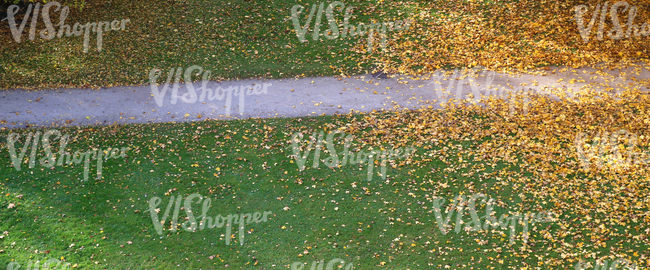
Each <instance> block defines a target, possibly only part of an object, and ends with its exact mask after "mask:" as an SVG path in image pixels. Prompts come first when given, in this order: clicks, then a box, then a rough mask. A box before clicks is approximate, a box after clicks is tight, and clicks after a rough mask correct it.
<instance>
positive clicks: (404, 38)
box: [355, 0, 650, 74]
mask: <svg viewBox="0 0 650 270" xmlns="http://www.w3.org/2000/svg"><path fill="white" fill-rule="evenodd" d="M606 2H607V1H602V0H599V1H588V2H585V1H570V0H569V1H567V0H565V1H547V0H542V1H537V0H523V1H487V0H473V1H443V0H434V1H426V2H419V1H413V2H411V1H405V2H402V1H400V2H383V4H384V5H389V4H395V5H402V6H404V9H408V10H410V14H409V15H410V17H411V18H412V19H415V23H414V24H413V25H411V27H410V29H409V30H405V31H398V32H391V35H389V36H388V44H389V46H387V49H386V50H385V51H380V50H377V49H379V46H378V45H375V47H376V48H375V52H374V53H372V54H369V53H366V51H365V50H366V48H365V43H364V42H360V43H359V45H358V46H356V47H355V49H356V51H357V52H358V53H359V54H358V55H357V57H358V58H359V61H360V63H364V64H365V63H373V64H376V65H378V66H380V67H381V68H383V69H384V71H386V72H389V73H401V74H404V73H407V74H423V73H430V72H433V71H435V70H437V69H440V68H448V67H450V66H469V67H473V66H484V67H487V68H489V69H494V70H504V71H505V70H518V71H524V70H528V69H532V68H535V67H539V66H549V65H567V66H571V67H574V68H577V67H584V66H591V65H594V64H597V63H614V62H615V63H627V62H629V61H632V60H634V59H636V60H639V59H647V58H648V53H649V51H648V48H649V46H648V45H650V37H649V36H638V37H635V36H634V34H632V35H631V36H630V37H625V36H623V37H622V38H621V39H618V40H615V39H612V38H610V36H609V35H608V33H609V32H610V31H611V30H612V29H613V28H614V24H613V22H612V18H611V15H610V11H611V6H612V5H613V4H614V3H615V2H616V1H609V2H607V3H608V6H607V12H606V16H605V17H604V25H603V31H602V33H603V34H602V39H600V40H599V38H598V36H599V34H598V32H599V31H600V30H599V28H600V15H601V13H600V10H599V13H598V16H596V18H595V21H594V23H593V26H592V28H591V29H588V30H589V40H588V42H585V41H584V40H583V39H582V37H581V34H580V31H579V28H578V24H577V22H576V12H575V11H576V6H579V5H586V6H587V10H586V12H585V14H584V15H583V16H582V20H583V22H584V25H585V27H588V26H589V23H590V20H591V19H592V16H593V15H594V10H595V8H596V6H597V5H600V6H603V5H604V4H605V3H606ZM625 3H627V4H629V8H628V10H629V9H631V8H632V7H636V8H637V14H636V18H635V19H634V20H633V23H634V24H635V25H638V26H639V28H640V30H641V29H643V27H642V25H643V24H644V23H646V22H650V5H648V1H643V0H630V1H626V2H625ZM601 10H602V8H601ZM617 12H618V20H619V22H620V24H621V26H622V30H623V31H624V34H625V33H627V30H628V25H627V24H628V12H627V10H626V11H624V8H623V7H619V8H618V9H617ZM585 31H587V30H585ZM375 44H377V43H375Z"/></svg>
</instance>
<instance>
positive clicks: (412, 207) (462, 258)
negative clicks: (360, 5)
mask: <svg viewBox="0 0 650 270" xmlns="http://www.w3.org/2000/svg"><path fill="white" fill-rule="evenodd" d="M354 118H359V116H343V117H317V118H297V119H265V120H260V119H253V120H245V121H205V122H199V123H182V124H173V125H172V124H155V125H129V126H108V127H98V128H70V129H64V130H61V131H62V133H64V134H70V135H71V137H75V136H78V139H77V140H76V141H71V142H70V143H69V144H68V146H67V149H68V151H71V152H74V151H76V150H78V149H88V148H89V147H96V148H102V149H105V148H108V147H126V146H128V147H131V148H132V149H133V150H130V151H129V152H128V157H126V158H124V159H110V160H109V161H107V162H105V163H104V165H103V166H104V169H103V178H102V179H101V180H96V179H90V180H89V181H87V182H82V181H81V180H82V179H83V173H82V171H83V164H79V165H75V164H73V165H70V166H57V167H55V169H54V170H49V169H47V168H43V167H42V166H40V165H38V164H37V165H36V166H35V167H34V168H33V169H29V166H28V162H27V159H25V160H24V161H25V162H24V163H23V165H22V169H21V171H17V170H15V169H14V168H13V167H12V166H11V160H10V158H9V154H8V150H7V147H6V146H5V144H4V141H3V142H2V144H0V146H2V147H3V150H2V152H0V165H2V167H1V171H2V179H0V195H2V196H0V198H1V199H0V208H1V209H2V211H1V212H0V220H2V230H1V231H8V232H9V234H8V235H7V236H6V237H5V238H4V239H0V249H2V250H3V252H2V253H0V266H1V265H6V264H8V263H9V262H10V261H12V260H13V261H16V262H18V263H20V264H21V265H23V267H26V264H27V262H29V261H30V260H41V261H44V260H45V259H46V258H59V259H60V258H61V257H63V258H64V259H65V261H66V262H69V263H71V264H77V266H78V267H81V268H93V269H95V268H96V269H100V268H108V269H125V268H131V269H170V268H182V269H213V268H222V267H225V266H226V265H229V266H230V267H233V268H235V269H252V268H255V269H274V268H280V269H286V268H288V267H289V265H290V264H291V263H294V262H305V263H308V265H307V266H306V267H305V268H304V269H306V268H307V267H310V266H311V262H312V261H314V260H325V261H326V262H328V261H330V260H332V259H334V258H341V259H344V260H345V261H346V262H353V263H354V266H355V269H376V268H384V269H431V268H435V269H444V268H445V266H446V265H448V266H450V267H451V268H452V269H457V268H468V267H476V268H475V269H477V268H478V269H488V268H490V267H493V266H497V268H520V267H521V266H522V265H523V264H522V260H521V258H512V254H511V251H512V250H515V249H517V248H520V247H521V242H522V241H521V232H522V230H521V227H518V229H517V232H518V236H517V238H516V241H515V245H514V246H510V245H509V244H508V241H509V237H508V236H503V235H501V233H500V232H503V233H504V234H508V231H507V230H491V231H490V232H485V231H481V232H465V231H461V232H460V233H456V232H454V231H453V230H452V231H451V232H449V233H447V234H446V235H443V234H441V232H440V230H439V228H438V226H437V225H436V222H435V217H434V215H433V212H432V210H433V208H432V205H433V204H432V200H431V199H432V195H434V194H435V195H436V196H438V197H443V198H445V199H446V201H447V203H446V204H445V206H446V205H448V204H449V203H450V201H451V200H452V199H453V198H455V197H456V196H457V195H459V194H466V195H471V194H473V193H483V194H487V195H488V197H490V198H493V199H495V200H497V201H501V202H502V204H501V205H499V206H495V208H494V209H495V211H496V214H497V217H499V216H500V215H501V214H504V213H513V212H517V211H520V212H521V211H532V212H538V211H540V207H539V206H538V205H540V204H538V202H534V201H533V202H531V201H530V200H528V201H526V202H522V200H521V198H520V197H519V196H518V194H519V193H517V192H519V190H520V189H521V186H518V184H516V183H514V184H513V183H511V182H508V181H506V179H505V178H504V176H503V175H502V172H503V171H519V170H520V168H518V167H517V166H516V164H498V166H497V167H490V166H482V164H481V163H476V162H470V163H459V162H458V161H457V160H453V159H445V160H443V159H437V158H436V157H435V156H433V157H432V156H430V154H431V153H435V152H434V151H445V153H447V156H448V157H449V156H454V155H455V154H454V153H456V152H455V151H457V150H455V149H454V148H450V147H449V146H451V145H463V147H464V148H470V149H471V148H472V147H475V145H476V143H479V142H468V141H463V142H450V144H445V145H444V146H443V145H434V144H425V145H423V146H422V147H418V148H417V152H416V155H415V158H414V159H416V160H418V159H422V158H432V161H430V162H427V163H425V164H426V165H424V166H419V167H416V166H412V165H404V166H398V167H396V168H390V167H389V169H388V174H389V178H388V179H389V182H385V181H383V180H382V179H381V178H380V177H379V176H378V175H375V176H374V177H373V180H372V181H367V180H366V172H367V167H366V166H365V165H346V166H345V167H341V168H340V169H330V168H327V167H326V166H324V165H323V164H321V165H320V166H319V167H318V168H316V169H314V168H311V165H312V162H313V152H312V154H310V156H309V157H308V161H307V164H306V165H307V168H306V169H305V170H304V171H302V172H300V171H299V170H298V167H297V165H296V163H295V161H293V160H292V159H291V158H289V156H290V155H291V153H292V152H291V150H290V148H288V146H289V144H288V143H287V142H288V141H289V140H290V138H291V134H292V132H293V131H301V132H303V133H305V134H306V133H309V134H311V133H312V132H314V131H320V130H323V127H324V126H331V125H332V124H334V125H336V126H344V125H345V123H347V122H349V121H352V120H354ZM18 132H19V133H21V137H20V138H21V139H20V140H19V143H17V146H16V148H18V147H22V143H24V140H25V134H26V133H27V131H26V130H21V131H18ZM3 135H6V134H3ZM358 135H360V134H356V136H358ZM3 137H4V136H3ZM3 139H4V138H3ZM305 140H306V139H305ZM52 145H53V146H54V147H55V148H58V141H56V140H53V143H52ZM163 145H164V147H163ZM355 145H356V146H358V141H356V140H355V144H353V147H352V148H354V147H355ZM267 146H268V149H267ZM338 148H339V147H337V149H338ZM341 148H342V147H341ZM29 151H30V150H28V152H27V154H26V156H29V155H30V152H29ZM39 151H40V153H39V155H38V156H37V157H38V158H40V157H43V155H44V154H43V152H42V148H41V147H40V146H39ZM325 157H327V155H326V154H325V153H322V154H321V159H324V158H325ZM463 158H464V159H466V160H467V159H469V160H471V159H470V157H463ZM91 164H93V163H91ZM459 165H460V166H459ZM451 167H456V170H455V171H453V170H449V168H451ZM217 168H219V170H217ZM377 171H378V170H375V172H377ZM95 172H96V168H95V165H94V164H93V165H91V169H90V178H94V177H95ZM215 173H216V174H218V175H219V177H215V175H214V174H215ZM353 183H354V185H355V186H356V187H354V186H353ZM442 183H447V184H448V185H447V186H445V185H442ZM364 188H367V190H368V191H367V192H366V191H365V190H364ZM170 189H177V190H176V191H172V192H171V195H175V196H177V195H182V196H183V197H187V196H188V195H189V194H192V193H199V194H201V195H203V196H208V197H210V198H211V199H212V207H211V208H210V211H209V212H208V214H209V215H210V216H216V215H217V214H221V215H227V214H235V213H252V212H263V211H272V212H273V215H272V216H270V219H269V220H268V221H267V222H262V223H259V224H250V225H247V227H246V228H247V230H251V229H252V230H253V231H252V232H251V233H247V234H246V235H245V238H244V244H243V245H240V243H239V241H238V240H237V238H235V239H233V242H232V243H231V245H226V244H225V241H224V239H223V237H221V236H220V235H221V234H224V233H225V230H224V228H220V229H218V228H214V229H204V230H202V231H197V232H187V231H185V230H180V231H177V232H176V233H171V232H170V230H169V228H170V223H169V220H170V218H168V219H167V223H166V224H165V226H166V230H165V231H164V234H163V235H162V236H160V235H158V234H157V233H156V231H155V229H154V227H153V223H152V220H151V217H150V214H149V212H147V210H148V207H149V205H148V200H149V199H150V198H152V197H153V196H158V197H161V198H162V203H161V205H160V206H159V208H161V213H160V214H159V216H162V213H163V212H164V210H165V207H166V205H167V202H168V200H169V197H170V196H166V195H165V193H166V192H168V191H169V190H170ZM7 194H8V196H7ZM17 195H23V196H24V197H23V198H22V199H18V198H16V196H17ZM540 200H541V198H540ZM9 203H15V204H17V207H16V208H13V209H8V208H7V207H8V205H9ZM477 205H478V206H477V207H478V210H477V212H478V214H479V215H480V216H481V222H482V224H483V214H484V213H485V205H484V204H477ZM540 206H542V207H543V208H546V209H548V208H547V206H543V205H540ZM194 207H197V208H200V207H199V205H198V204H196V203H195V204H194ZM284 207H289V208H290V210H287V211H284V210H283V208H284ZM335 207H338V210H336V209H335ZM136 211H137V212H136ZM195 211H197V212H198V211H199V210H195ZM198 215H200V213H197V214H195V216H198ZM184 217H185V214H184V212H183V211H181V214H180V219H181V221H182V219H183V218H184ZM463 220H464V222H468V221H469V220H471V219H470V217H469V215H468V214H467V212H466V214H465V216H464V217H463ZM416 221H417V223H416ZM455 223H456V216H453V217H452V221H451V222H450V224H451V226H455V225H454V224H455ZM547 225H549V226H550V229H549V230H550V231H555V230H557V229H558V228H557V225H555V224H553V223H547V224H544V225H543V226H544V227H546V226H547ZM540 230H541V227H536V228H534V229H533V228H531V233H532V234H531V239H532V240H531V241H541V237H540V236H539V231H540ZM233 234H236V232H235V230H233ZM475 238H476V239H484V240H487V241H488V244H487V246H486V245H479V244H478V243H477V241H476V240H475ZM127 241H131V242H132V244H127ZM71 244H75V245H74V246H71ZM122 245H123V247H121V246H122ZM81 247H83V249H80V248H81ZM537 248H538V249H539V250H538V251H536V252H534V253H537V252H538V254H542V253H543V254H546V253H548V251H547V250H545V249H542V248H541V247H539V246H538V247H537ZM534 249H536V248H534ZM305 250H308V251H309V253H308V254H306V255H304V256H302V257H299V254H303V251H305ZM46 251H47V252H48V254H45V253H44V252H46ZM214 255H218V257H216V258H214V259H212V260H211V259H209V258H208V257H209V256H214ZM551 257H554V256H553V255H551ZM495 259H496V261H497V262H495V261H493V260H495ZM498 260H503V261H502V263H501V264H499V263H498ZM382 262H383V263H385V265H381V264H382ZM96 263H97V264H96ZM525 263H526V264H528V265H530V264H533V265H537V259H536V258H535V256H530V257H528V258H526V259H525Z"/></svg>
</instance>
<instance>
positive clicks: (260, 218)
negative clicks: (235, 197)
mask: <svg viewBox="0 0 650 270" xmlns="http://www.w3.org/2000/svg"><path fill="white" fill-rule="evenodd" d="M197 198H198V202H197V203H201V201H203V203H202V207H201V215H200V216H199V217H198V219H197V218H195V217H194V213H193V211H192V203H193V201H194V199H197ZM161 202H162V199H161V198H160V197H153V198H151V199H150V200H149V210H148V211H149V213H150V214H151V220H152V221H153V226H154V228H155V229H156V232H157V233H158V235H162V234H163V230H166V229H167V228H166V226H165V224H166V220H167V218H168V217H169V212H170V211H171V208H172V205H173V204H174V196H173V195H172V196H171V197H170V198H169V203H167V208H166V209H165V212H164V214H163V215H162V218H160V217H159V215H158V213H159V212H160V211H161V209H160V208H158V205H160V203H161ZM182 202H183V196H181V195H179V196H178V197H176V205H175V206H174V213H173V218H172V219H171V221H170V222H171V225H170V227H169V229H170V231H171V232H176V230H178V228H177V227H178V226H179V225H181V224H180V223H178V215H179V211H180V210H184V211H185V213H186V217H185V220H186V221H185V222H184V223H183V224H182V228H183V229H185V230H186V231H188V232H196V231H197V230H199V231H201V230H203V229H205V228H206V227H207V228H208V229H212V228H214V227H217V228H223V227H224V225H225V227H226V234H225V235H222V236H224V237H225V238H226V245H230V239H231V238H234V235H232V234H231V233H232V226H233V225H235V226H237V225H239V243H240V245H243V244H244V232H246V226H245V225H246V224H251V223H252V222H255V223H260V222H266V221H267V220H268V215H270V214H273V213H272V212H271V211H264V213H263V214H262V213H261V212H255V213H252V214H251V213H247V214H229V215H227V216H221V215H217V216H215V217H214V219H213V218H212V217H210V216H208V210H210V206H211V205H212V199H210V198H207V197H205V198H204V197H203V196H201V194H198V193H193V194H190V195H189V196H187V198H185V203H184V204H183V206H184V207H181V203H182ZM198 220H200V221H199V222H198V223H197V221H198ZM251 231H252V230H251ZM249 233H250V232H249ZM161 238H162V237H161Z"/></svg>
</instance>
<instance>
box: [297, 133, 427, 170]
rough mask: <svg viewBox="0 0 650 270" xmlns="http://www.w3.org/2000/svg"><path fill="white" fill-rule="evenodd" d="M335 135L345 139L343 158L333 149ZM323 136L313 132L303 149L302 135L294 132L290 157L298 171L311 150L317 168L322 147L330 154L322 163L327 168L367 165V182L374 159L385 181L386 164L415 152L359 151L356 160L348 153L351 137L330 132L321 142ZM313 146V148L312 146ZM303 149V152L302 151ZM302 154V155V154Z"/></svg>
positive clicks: (410, 150) (409, 150)
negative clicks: (378, 163)
mask: <svg viewBox="0 0 650 270" xmlns="http://www.w3.org/2000/svg"><path fill="white" fill-rule="evenodd" d="M337 134H341V135H342V136H340V137H341V138H343V137H345V139H344V146H343V152H342V154H343V156H342V157H340V156H339V155H338V154H337V151H336V149H335V147H334V146H335V145H336V144H335V143H334V136H336V135H337ZM324 136H325V132H324V131H321V132H320V133H319V134H318V136H317V135H316V132H314V133H313V134H312V136H311V139H310V140H309V141H307V142H308V144H307V145H306V146H305V147H301V145H302V144H303V143H301V140H302V139H303V137H304V135H303V134H302V133H301V132H296V133H294V134H293V135H292V136H291V150H292V152H293V155H292V157H293V158H295V159H296V163H297V165H298V170H300V171H303V170H304V169H305V163H306V162H307V156H309V153H310V152H311V151H312V150H315V153H314V162H313V166H312V167H313V168H318V166H319V164H320V153H321V148H322V147H323V146H326V147H327V150H326V152H328V153H329V154H330V156H329V157H328V158H325V159H324V160H323V163H325V165H326V166H327V167H330V168H337V167H338V168H340V167H341V166H345V165H346V164H348V163H349V164H350V165H352V164H363V163H365V164H367V165H368V181H370V180H371V179H372V176H373V169H374V166H375V159H377V161H379V159H381V163H380V166H381V174H380V175H381V177H382V179H384V180H386V176H387V175H386V165H387V162H392V161H393V159H394V158H395V159H396V158H400V157H403V158H406V157H408V156H409V155H412V154H413V153H414V152H415V148H413V147H409V148H407V149H404V152H402V149H399V148H398V149H395V150H382V151H380V150H369V151H363V150H360V151H358V152H357V153H356V158H355V153H354V152H351V151H349V150H350V147H351V146H352V140H353V136H352V135H347V137H346V136H345V133H344V132H343V131H341V130H336V131H332V132H330V133H329V134H327V138H326V139H325V141H323V137H324ZM298 137H300V138H298ZM314 145H315V146H314ZM302 149H304V150H302ZM303 153H304V154H303Z"/></svg>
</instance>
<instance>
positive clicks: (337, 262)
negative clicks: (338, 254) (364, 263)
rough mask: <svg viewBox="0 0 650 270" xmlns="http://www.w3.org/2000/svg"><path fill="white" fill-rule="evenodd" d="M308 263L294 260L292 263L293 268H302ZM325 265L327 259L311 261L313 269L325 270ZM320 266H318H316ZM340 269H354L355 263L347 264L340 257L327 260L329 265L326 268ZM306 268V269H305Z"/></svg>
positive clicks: (327, 269) (330, 269)
mask: <svg viewBox="0 0 650 270" xmlns="http://www.w3.org/2000/svg"><path fill="white" fill-rule="evenodd" d="M305 265H307V263H302V262H294V263H292V264H291V270H302V269H303V268H304V267H305ZM324 265H325V261H312V263H311V268H309V269H311V270H314V269H318V270H323V266H324ZM317 266H318V268H316V267H317ZM343 267H345V268H343ZM335 269H336V270H338V269H344V270H352V269H354V264H352V263H348V264H347V265H346V264H345V261H344V260H343V259H339V258H334V259H331V260H330V261H329V262H327V265H326V267H325V270H335ZM305 270H306V269H305Z"/></svg>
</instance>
